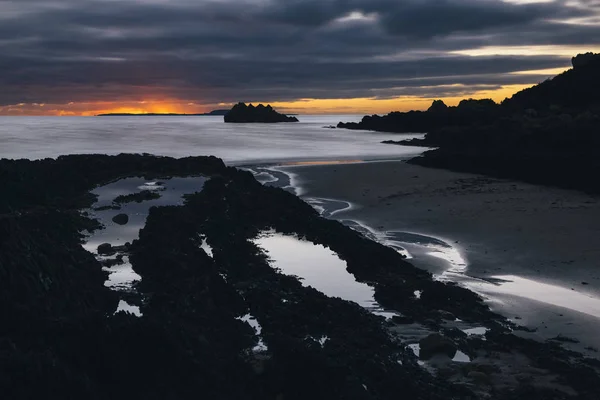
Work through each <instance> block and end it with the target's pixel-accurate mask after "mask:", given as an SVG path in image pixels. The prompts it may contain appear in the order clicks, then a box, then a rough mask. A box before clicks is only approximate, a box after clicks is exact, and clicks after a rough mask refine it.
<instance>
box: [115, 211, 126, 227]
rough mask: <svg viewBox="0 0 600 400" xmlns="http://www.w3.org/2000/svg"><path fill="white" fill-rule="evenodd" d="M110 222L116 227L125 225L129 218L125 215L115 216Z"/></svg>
mask: <svg viewBox="0 0 600 400" xmlns="http://www.w3.org/2000/svg"><path fill="white" fill-rule="evenodd" d="M112 221H113V222H114V223H115V224H118V225H127V223H128V222H129V216H128V215H127V214H117V215H115V216H114V217H112Z"/></svg>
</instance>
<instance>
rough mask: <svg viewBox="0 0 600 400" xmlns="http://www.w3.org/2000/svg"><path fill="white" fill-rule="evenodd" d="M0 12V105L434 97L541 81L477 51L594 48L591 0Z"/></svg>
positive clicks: (521, 63)
mask: <svg viewBox="0 0 600 400" xmlns="http://www.w3.org/2000/svg"><path fill="white" fill-rule="evenodd" d="M577 4H578V6H574V2H572V1H571V2H567V1H553V2H544V3H533V4H531V3H528V4H515V3H508V2H502V1H499V0H435V1H434V0H410V1H399V0H318V1H317V0H288V1H274V0H244V1H238V0H205V1H192V0H164V1H159V0H145V1H143V0H121V1H113V0H43V1H40V0H14V1H8V0H0V105H8V104H17V103H24V102H25V103H60V102H69V101H86V100H87V101H100V100H112V99H119V100H121V99H131V100H135V99H141V98H143V96H147V95H150V94H151V93H160V94H163V95H165V96H170V97H171V98H179V99H185V100H190V101H198V102H200V103H202V102H206V103H215V102H220V101H223V102H231V101H236V100H255V99H260V100H268V101H275V100H293V99H298V98H308V97H314V98H350V97H371V96H375V97H393V96H400V95H416V96H421V95H422V96H431V97H437V96H436V93H438V95H440V96H441V95H444V94H448V93H451V92H452V93H458V92H460V93H462V91H464V90H465V87H464V86H461V85H468V86H470V87H471V88H473V90H475V89H483V88H487V89H490V88H497V87H500V86H501V85H506V84H521V83H522V84H525V83H532V81H537V80H538V79H543V77H542V76H526V75H513V74H511V72H515V71H520V70H537V69H544V68H555V67H564V66H567V65H568V59H566V58H564V57H557V56H553V55H545V56H497V57H469V56H460V55H457V53H454V52H455V51H460V50H466V49H473V48H478V47H484V46H516V45H518V46H535V45H564V46H566V45H598V44H600V43H598V42H600V39H595V38H600V26H597V25H593V24H587V25H581V24H579V25H578V24H574V23H566V22H572V21H573V20H576V19H578V18H589V17H590V16H593V15H596V13H597V12H599V11H598V8H599V5H598V2H597V1H593V0H587V1H586V0H582V1H580V2H579V3H577Z"/></svg>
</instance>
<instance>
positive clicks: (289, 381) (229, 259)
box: [0, 155, 600, 400]
mask: <svg viewBox="0 0 600 400" xmlns="http://www.w3.org/2000/svg"><path fill="white" fill-rule="evenodd" d="M198 175H203V176H205V177H210V179H209V180H208V181H207V182H206V184H205V186H204V189H203V190H202V191H201V192H200V193H195V194H193V195H190V196H187V197H186V200H185V203H184V204H183V205H182V206H170V207H155V208H152V209H151V210H150V215H149V216H148V220H147V224H146V226H145V227H144V228H143V229H142V230H141V232H140V236H139V240H136V241H135V242H134V243H132V244H131V245H126V246H125V247H124V248H123V250H127V253H128V258H129V261H130V262H131V264H132V266H133V269H134V270H135V272H136V273H138V274H139V275H140V276H141V278H142V280H141V281H140V283H139V284H137V286H136V294H135V299H134V298H133V297H134V294H131V293H129V294H128V296H130V297H131V298H132V299H131V300H132V301H133V300H135V302H134V303H135V304H139V306H140V308H141V311H143V317H142V318H136V317H134V316H132V315H130V314H126V313H118V314H114V312H115V310H116V307H117V303H118V301H119V299H123V297H120V296H122V295H121V294H117V293H115V292H112V291H110V290H108V289H107V288H105V287H104V283H105V280H106V277H107V274H106V273H105V272H104V271H103V266H102V265H101V264H100V263H99V262H98V261H97V260H96V259H95V257H94V256H93V255H92V254H91V253H88V252H86V251H85V250H84V249H83V247H82V246H81V244H82V237H83V235H82V233H81V232H82V231H85V230H88V231H89V230H95V229H99V228H100V227H99V226H98V223H97V222H96V221H93V220H91V219H88V218H85V217H83V216H82V214H81V212H80V211H79V210H80V209H88V208H89V207H90V206H91V205H92V204H93V202H94V196H92V195H90V194H89V191H90V190H92V189H93V188H95V187H97V186H98V185H102V184H106V183H108V182H113V181H114V180H115V179H121V178H125V177H132V176H144V177H146V178H147V179H155V178H156V177H158V176H198ZM0 176H2V177H19V179H6V178H4V180H3V182H2V183H3V187H5V188H7V190H6V196H3V197H2V198H1V199H0V211H1V212H2V216H1V217H0V250H1V251H0V304H2V307H0V318H1V319H2V321H4V322H5V323H3V324H2V326H1V327H0V372H1V373H2V374H1V376H2V378H1V379H0V392H1V393H2V394H3V395H4V397H6V398H11V399H12V398H14V399H18V398H41V397H43V396H44V395H46V396H47V393H52V396H53V397H56V398H85V399H88V398H89V399H99V400H105V399H106V400H107V399H119V400H120V399H132V398H147V399H197V398H198V397H199V396H200V397H203V398H215V399H216V398H218V399H273V400H275V399H281V398H284V399H293V400H296V399H298V400H300V399H306V398H327V399H347V398H351V399H365V400H366V399H397V398H398V396H399V394H402V396H404V397H406V398H411V399H412V398H414V399H433V400H437V399H439V400H442V399H448V398H452V399H461V400H463V399H465V400H466V399H469V400H470V399H473V400H474V399H477V398H482V396H480V395H479V392H483V398H485V397H491V398H494V399H500V400H509V399H510V400H516V399H519V398H523V394H526V396H527V398H528V399H542V398H543V399H555V400H557V399H563V398H564V392H560V391H558V392H557V391H549V390H546V389H545V388H543V387H540V386H536V385H535V379H533V380H532V381H530V382H526V383H519V382H514V383H512V384H511V385H509V386H506V387H497V388H493V389H490V388H488V387H487V386H481V387H474V386H473V385H472V384H469V385H462V384H460V380H455V379H454V378H453V379H449V378H448V376H449V375H444V374H439V375H432V374H430V373H429V372H427V371H426V370H424V369H423V368H421V367H420V366H419V365H418V363H417V360H416V358H415V357H414V355H413V354H412V352H411V351H410V350H409V349H407V348H406V346H405V345H404V344H402V342H401V341H400V338H399V337H396V336H394V335H393V334H392V333H391V331H392V329H400V330H401V329H402V325H396V324H395V323H394V322H390V321H385V320H384V319H383V318H381V317H378V316H375V315H373V314H371V313H369V312H368V311H367V310H365V309H363V308H362V307H360V306H358V305H357V304H355V303H352V302H347V301H343V300H341V299H337V298H330V297H327V296H325V295H324V294H322V293H320V292H318V291H316V290H314V289H312V288H310V287H305V286H303V285H302V284H301V282H300V281H299V280H298V279H296V278H295V277H292V276H286V275H283V274H281V273H279V272H278V271H277V270H276V269H274V268H272V267H271V265H270V264H269V259H268V257H267V255H266V254H264V252H263V251H262V250H261V249H259V248H258V247H257V246H256V244H255V243H254V242H253V240H252V239H253V238H255V237H256V235H257V234H258V233H259V232H261V231H265V230H269V229H274V230H276V231H277V232H280V233H283V234H290V235H291V234H295V235H298V236H299V237H303V238H306V240H309V241H311V242H313V243H318V244H322V245H324V246H326V247H328V248H330V249H331V250H332V251H334V252H336V253H337V254H338V255H339V256H340V258H342V259H344V260H345V261H346V262H347V265H348V271H349V272H350V273H352V274H353V275H354V276H355V277H356V279H358V280H360V281H363V282H369V283H370V284H371V285H372V286H373V287H374V289H375V298H376V300H377V301H378V302H379V303H380V304H381V305H382V306H384V307H386V308H388V309H393V310H397V312H398V313H400V314H401V315H404V316H406V318H410V319H411V320H412V321H414V323H415V324H419V325H420V326H422V327H423V329H428V330H430V331H432V332H441V334H442V335H443V336H444V337H448V338H452V342H453V343H455V344H456V347H457V348H460V349H461V351H463V352H465V353H466V354H468V355H469V356H472V357H474V356H476V355H478V354H480V353H482V354H484V355H483V356H482V357H481V358H483V359H492V358H493V357H494V354H499V353H502V354H511V353H512V352H515V353H518V356H519V357H521V359H523V358H524V359H526V363H527V365H532V366H534V367H535V368H537V369H540V370H541V369H544V371H548V374H553V375H554V376H557V377H559V378H560V381H561V383H562V384H563V385H568V386H569V387H572V390H575V391H576V392H577V393H578V394H579V398H581V399H585V400H587V399H590V400H592V399H596V398H597V393H598V391H599V390H600V380H599V379H598V372H597V369H596V366H594V365H593V364H591V363H590V362H588V360H584V359H582V358H581V357H580V356H579V355H577V354H574V353H569V352H566V351H564V350H563V349H561V348H560V347H559V346H557V345H551V344H546V343H536V342H533V341H528V340H525V339H521V338H518V337H516V336H514V335H512V334H510V330H509V327H510V323H509V322H508V321H505V320H504V319H503V318H501V317H500V316H498V315H495V314H494V313H492V312H491V311H490V310H489V309H488V307H487V306H486V305H485V304H484V303H483V301H482V299H480V298H479V297H478V296H477V295H475V294H474V293H472V292H469V291H467V290H465V289H463V288H460V287H458V286H455V285H451V284H444V283H442V282H438V281H434V280H433V279H432V277H431V275H430V274H429V273H427V272H424V271H422V270H420V269H417V268H415V267H414V266H413V265H411V264H409V263H408V262H406V260H405V259H404V258H403V257H402V256H401V255H400V254H399V253H398V252H396V251H394V250H393V249H391V248H387V247H385V246H382V245H379V244H378V243H375V242H372V241H370V240H367V239H366V238H364V237H362V236H361V235H360V234H358V233H357V232H355V231H353V230H352V229H350V228H348V227H346V226H344V225H342V224H341V223H339V222H336V221H332V220H327V219H323V218H321V217H320V216H319V215H318V214H317V213H316V212H315V210H313V208H312V207H310V206H309V205H308V204H306V203H304V202H303V201H301V200H300V199H299V198H297V197H296V196H293V195H292V194H290V193H287V192H285V191H282V190H280V189H275V188H269V187H264V186H262V185H260V184H259V183H258V182H257V181H256V180H255V179H254V178H253V176H252V175H251V174H250V173H249V172H244V171H240V170H236V169H234V168H228V167H226V166H225V165H224V164H223V163H222V162H221V161H220V160H218V159H215V158H211V157H194V158H186V159H180V160H174V159H171V158H165V157H151V156H126V155H121V156H117V157H108V156H70V157H61V158H59V159H58V160H42V161H8V160H0ZM31 182H37V183H40V185H38V186H36V191H35V193H34V195H32V192H31ZM205 240H206V242H207V243H208V245H210V247H211V248H212V255H213V256H212V257H211V256H209V255H208V254H207V253H206V252H205V251H204V250H203V249H202V245H203V242H204V241H205ZM99 250H100V249H99ZM102 250H103V251H104V250H106V251H107V252H112V251H114V250H118V251H121V249H120V248H114V247H111V246H110V245H108V246H102ZM119 261H122V260H119ZM416 290H419V291H420V292H421V295H420V297H419V298H416V297H415V295H414V292H415V291H416ZM127 299H128V300H129V297H128V298H127ZM247 314H251V315H252V316H254V317H255V318H256V320H257V321H258V322H259V323H260V324H261V325H262V332H261V338H260V340H262V341H264V343H265V345H266V347H267V350H265V351H264V352H261V353H256V352H255V351H253V348H254V347H255V346H256V345H257V343H258V342H259V338H258V337H257V331H255V330H253V329H252V328H251V327H250V325H248V324H247V323H244V322H242V321H241V320H240V317H242V316H244V315H247ZM450 314H451V315H452V317H455V318H460V319H462V320H463V321H473V322H477V323H478V324H480V325H482V326H483V325H485V326H486V327H489V328H490V331H489V332H488V333H487V334H486V340H485V341H484V340H481V339H476V338H475V339H471V338H469V337H467V335H466V334H464V333H463V332H461V331H459V332H455V331H451V330H449V329H447V328H445V327H444V318H448V316H449V315H450ZM322 337H327V338H328V340H327V341H326V342H324V343H323V344H321V343H319V341H318V340H316V339H315V338H322ZM436 348H440V347H439V346H438V347H436ZM441 349H442V350H441V351H447V349H446V348H445V347H444V345H442V347H441ZM436 351H438V350H436ZM486 357H487V358H486ZM502 366H503V368H504V370H503V369H502V368H494V371H500V372H498V374H500V375H502V374H505V375H506V374H509V375H510V374H511V373H512V369H511V368H513V367H512V366H511V364H510V363H506V362H505V363H504V364H502ZM480 369H483V367H478V369H476V368H471V369H469V368H467V367H465V368H463V369H456V370H453V371H450V373H456V374H462V375H460V376H467V377H468V374H469V373H470V372H472V371H476V372H477V371H479V370H480ZM507 369H508V370H510V372H503V371H506V370H507ZM486 371H487V370H486ZM502 376H504V375H502ZM470 379H471V381H476V380H477V379H479V380H482V379H481V377H479V376H478V375H477V373H475V374H471V378H470ZM140 382H143V384H140ZM457 382H458V383H459V384H457ZM475 390H476V391H475Z"/></svg>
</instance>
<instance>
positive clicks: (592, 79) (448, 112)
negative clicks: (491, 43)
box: [338, 53, 600, 193]
mask: <svg viewBox="0 0 600 400" xmlns="http://www.w3.org/2000/svg"><path fill="white" fill-rule="evenodd" d="M572 64H573V68H572V69H570V70H568V71H566V72H564V73H562V74H560V75H558V76H556V77H554V78H553V79H548V80H546V81H545V82H542V83H540V84H538V85H535V86H533V87H531V88H528V89H525V90H522V91H520V92H518V93H516V94H515V95H514V96H512V97H511V98H508V99H505V100H504V101H503V102H502V103H501V104H497V103H495V102H494V101H493V100H491V99H484V100H472V99H469V100H463V101H461V102H460V104H459V105H458V106H456V107H448V106H446V105H445V104H444V103H443V102H442V101H441V100H436V101H434V102H433V104H432V106H431V107H430V108H429V109H428V110H427V111H411V112H407V113H402V112H393V113H390V114H388V115H385V116H377V115H373V116H366V117H364V118H363V119H362V121H361V122H359V123H342V122H341V123H340V124H339V125H338V127H339V128H346V129H361V130H373V131H381V132H393V133H408V132H413V133H414V132H423V133H427V134H426V136H425V138H424V139H413V140H400V141H387V143H390V144H403V145H413V146H425V147H433V148H436V149H435V150H431V151H427V152H425V154H423V155H422V156H421V157H417V158H414V159H412V160H410V161H409V162H410V163H413V164H418V165H422V166H427V167H434V168H445V169H450V170H454V171H461V172H470V173H479V174H484V175H489V176H494V177H499V178H510V179H518V180H522V181H526V182H531V183H536V184H543V185H550V186H557V187H562V188H569V189H577V190H583V191H586V192H589V193H600V182H599V181H598V180H597V179H595V176H597V174H598V173H599V172H600V160H599V159H598V156H597V151H598V148H600V135H599V130H598V127H599V126H600V90H599V88H600V54H592V53H587V54H580V55H578V56H576V57H574V58H573V59H572Z"/></svg>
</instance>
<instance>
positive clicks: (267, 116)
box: [225, 103, 298, 123]
mask: <svg viewBox="0 0 600 400" xmlns="http://www.w3.org/2000/svg"><path fill="white" fill-rule="evenodd" d="M225 122H237V123H248V122H261V123H275V122H298V118H296V117H288V116H287V115H284V114H279V113H278V112H277V111H275V110H274V109H273V107H271V106H270V105H267V106H264V105H262V104H259V105H258V106H256V107H255V106H254V105H252V104H250V105H246V104H245V103H238V104H236V105H235V106H233V108H232V109H231V110H230V111H229V112H228V113H227V114H226V115H225Z"/></svg>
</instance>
